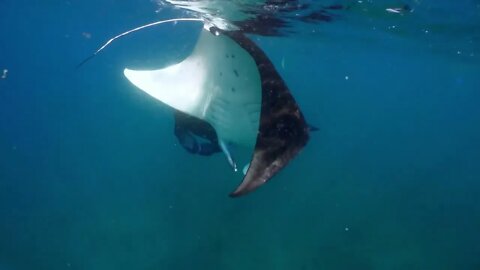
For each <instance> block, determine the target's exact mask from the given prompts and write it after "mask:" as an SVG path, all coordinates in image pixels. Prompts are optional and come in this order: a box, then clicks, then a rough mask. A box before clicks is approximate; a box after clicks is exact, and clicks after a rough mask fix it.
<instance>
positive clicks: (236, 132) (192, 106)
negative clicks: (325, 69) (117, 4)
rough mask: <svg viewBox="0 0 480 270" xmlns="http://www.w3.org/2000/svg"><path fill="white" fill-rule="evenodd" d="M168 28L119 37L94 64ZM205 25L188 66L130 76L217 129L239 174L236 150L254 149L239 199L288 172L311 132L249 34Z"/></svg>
mask: <svg viewBox="0 0 480 270" xmlns="http://www.w3.org/2000/svg"><path fill="white" fill-rule="evenodd" d="M182 20H200V19H182ZM167 21H174V20H167ZM167 21H163V22H167ZM202 21H203V20H202ZM163 22H156V23H153V24H150V25H146V26H142V27H139V28H136V29H133V30H130V31H128V32H126V33H123V34H120V35H118V36H116V37H115V38H113V39H111V40H109V41H108V42H107V43H106V44H105V45H104V46H102V47H101V48H100V49H99V50H97V52H95V53H94V55H92V57H93V56H95V55H96V54H97V53H98V52H99V51H101V50H102V49H103V48H105V47H106V45H108V44H109V43H110V42H111V41H113V40H114V39H116V38H118V37H121V36H123V35H125V34H128V33H130V32H133V31H137V30H140V29H141V28H144V27H148V26H151V25H154V24H158V23H163ZM203 22H204V27H203V28H202V30H201V33H200V35H199V38H198V41H197V43H196V45H195V47H194V49H193V51H192V53H191V55H190V56H188V57H187V58H186V59H185V60H183V61H182V62H180V63H177V64H173V65H170V66H167V67H165V68H162V69H158V70H130V69H125V70H124V74H125V77H126V78H127V79H128V80H129V81H130V82H131V83H132V84H133V85H134V86H136V87H137V88H139V89H141V90H143V91H144V92H145V93H147V94H148V95H150V96H152V97H153V98H155V99H157V100H159V101H161V102H162V103H164V104H166V105H168V106H170V107H171V108H173V109H174V110H176V111H178V112H181V113H182V114H184V115H186V116H188V117H191V118H194V119H195V121H196V122H197V123H200V125H204V126H205V127H207V126H209V127H211V128H213V130H214V133H215V134H216V137H217V138H216V140H215V142H216V143H217V142H218V144H219V147H220V148H221V150H222V151H223V152H224V153H225V155H226V157H227V159H228V161H229V163H230V164H231V165H232V166H233V167H234V169H235V171H236V163H235V160H234V158H233V157H232V155H231V153H230V151H229V146H232V145H236V146H240V147H245V148H250V149H253V155H252V157H251V160H250V163H249V165H247V166H246V168H245V170H244V174H245V175H244V178H243V180H242V182H241V184H240V185H239V186H238V187H237V188H236V189H235V190H234V191H233V192H232V193H230V196H232V197H237V196H241V195H244V194H247V193H249V192H251V191H253V190H255V189H256V188H258V187H259V186H261V185H263V184H264V183H266V182H267V181H269V180H270V179H271V178H272V177H273V176H274V175H275V174H276V173H277V172H278V171H280V170H281V169H282V168H283V167H285V166H286V165H287V164H288V162H289V161H290V160H291V159H292V158H294V157H295V156H296V155H297V154H298V153H299V151H300V150H301V149H302V148H303V147H304V146H305V145H306V143H307V141H308V139H309V131H310V128H309V126H308V125H307V123H306V121H305V119H304V117H303V114H302V112H301V110H300V108H299V106H298V104H297V103H296V102H295V99H294V98H293V96H292V95H291V93H290V91H289V89H288V87H287V85H286V83H285V82H284V80H283V79H282V77H281V76H280V75H279V73H278V72H277V70H276V69H275V67H274V65H273V64H272V62H271V61H270V59H269V58H268V57H267V55H266V54H265V53H264V52H263V51H262V50H261V49H260V48H259V47H258V46H257V45H256V44H255V43H254V42H253V41H251V40H250V39H249V38H248V37H247V36H246V35H245V34H244V32H242V31H240V30H233V31H227V30H222V29H219V28H217V27H216V26H215V25H212V24H209V23H207V22H205V21H203ZM90 58H91V57H90ZM90 58H87V60H88V59H90ZM84 62H85V61H84ZM84 62H82V63H81V64H83V63H84Z"/></svg>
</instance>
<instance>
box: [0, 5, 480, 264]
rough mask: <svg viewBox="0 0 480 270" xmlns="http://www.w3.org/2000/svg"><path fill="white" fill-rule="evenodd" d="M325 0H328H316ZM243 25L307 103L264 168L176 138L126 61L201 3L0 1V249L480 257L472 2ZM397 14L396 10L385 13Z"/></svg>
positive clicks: (432, 259)
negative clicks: (204, 153)
mask: <svg viewBox="0 0 480 270" xmlns="http://www.w3.org/2000/svg"><path fill="white" fill-rule="evenodd" d="M329 2H332V1H329ZM365 2H366V4H368V8H365V9H364V8H362V6H360V7H359V6H356V8H352V9H349V10H344V11H340V12H339V13H338V16H337V17H335V20H333V21H331V22H329V23H318V24H301V23H297V24H296V26H297V28H300V29H301V30H303V31H299V32H298V34H296V35H291V36H286V37H261V36H251V37H252V39H254V40H255V41H256V42H257V44H258V45H259V46H260V47H261V48H262V49H263V50H264V51H265V52H266V53H267V54H268V55H269V57H270V58H271V60H272V61H273V63H274V64H275V65H276V66H277V69H278V71H279V72H280V74H281V75H282V76H283V77H284V79H285V81H286V82H287V84H288V86H289V87H290V90H291V92H292V94H293V95H294V96H295V98H296V100H297V101H298V103H299V104H300V106H301V108H302V110H303V113H304V115H305V117H306V118H307V119H308V121H309V122H310V123H311V124H313V125H315V126H317V127H319V128H320V131H318V132H316V133H313V134H312V138H311V140H310V142H309V144H308V145H307V147H306V148H305V149H304V150H303V151H302V153H301V154H300V155H299V156H298V157H297V158H296V159H295V160H294V161H292V163H291V164H290V165H289V166H288V167H286V168H285V169H284V170H283V171H282V172H281V173H280V174H279V175H277V176H276V177H275V178H273V179H272V180H271V181H270V182H269V183H268V184H267V185H265V186H263V187H262V188H260V189H259V190H258V191H255V192H254V193H252V194H249V195H248V196H246V197H242V198H238V199H230V198H228V197H227V194H228V193H229V192H230V191H232V189H233V188H234V187H235V186H236V185H237V184H238V181H239V179H237V178H235V177H233V174H232V172H231V170H230V169H229V167H228V166H227V164H226V162H225V160H224V157H223V156H222V155H216V156H213V157H208V158H206V157H198V156H192V155H190V154H188V153H187V152H186V151H184V150H183V149H182V147H181V146H179V145H177V142H176V139H175V137H174V136H173V117H172V114H171V112H170V111H169V109H168V108H166V107H164V106H162V105H160V104H159V103H157V102H156V101H154V100H152V99H151V98H150V97H148V96H146V95H144V94H142V93H141V91H138V90H137V89H135V88H133V87H132V86H131V85H130V83H128V82H127V81H126V79H125V78H124V77H123V74H122V70H123V68H124V67H125V66H128V67H131V68H148V67H161V66H165V63H174V62H177V61H180V60H181V59H182V58H184V57H185V56H187V55H188V53H189V52H190V50H191V49H192V47H193V46H194V43H195V39H196V36H197V34H198V31H199V30H200V27H201V26H199V25H198V24H197V23H186V24H185V23H183V24H177V25H176V26H172V25H164V26H160V27H157V28H155V29H150V30H146V31H144V32H142V33H138V34H136V35H133V36H130V37H127V38H124V39H123V40H122V41H119V42H118V43H115V44H113V45H112V46H111V47H109V48H108V49H107V50H106V51H105V52H103V53H102V54H101V55H99V56H97V57H96V58H94V59H93V60H92V61H91V62H89V63H88V64H86V65H85V66H83V67H82V68H81V69H79V70H76V69H75V65H76V64H78V63H79V62H80V61H81V60H82V59H84V58H85V57H86V56H88V55H90V54H91V53H92V52H93V51H95V50H96V49H97V48H98V47H99V46H100V45H101V44H102V43H103V42H105V41H106V40H107V39H108V38H109V37H111V36H113V35H115V34H117V33H120V32H122V31H125V30H127V29H130V28H132V27H135V26H138V25H141V24H144V23H147V22H151V21H155V20H159V19H165V18H172V17H179V16H187V15H185V13H184V12H183V11H181V10H178V9H171V8H166V7H165V8H163V9H161V10H159V11H158V12H155V11H156V10H157V9H158V6H157V4H155V3H153V2H151V1H145V0H125V1H113V0H103V1H89V0H85V1H60V0H58V1H56V0H49V1H46V0H43V1H40V0H35V1H17V0H3V1H0V73H1V71H3V69H8V73H7V76H6V78H5V79H0V269H1V270H22V269H49V270H54V269H92V270H96V269H99V270H108V269H115V270H121V269H141V270H151V269H299V270H310V269H374V270H377V269H472V270H473V269H480V244H479V243H480V231H479V228H480V182H479V181H480V125H479V123H480V106H479V105H478V104H480V103H479V102H480V30H479V29H480V3H479V2H478V1H473V0H471V1H467V0H465V1H458V2H461V3H456V1H433V0H431V1H410V2H412V3H413V4H415V10H414V11H413V12H410V13H408V14H403V15H399V14H394V13H389V12H386V11H385V8H388V7H390V6H395V5H396V4H398V1H365ZM393 26H395V27H393Z"/></svg>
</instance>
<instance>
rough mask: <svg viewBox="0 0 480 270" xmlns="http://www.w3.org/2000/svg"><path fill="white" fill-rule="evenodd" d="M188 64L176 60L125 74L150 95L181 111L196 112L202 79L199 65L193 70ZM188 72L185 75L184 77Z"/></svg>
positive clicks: (191, 113)
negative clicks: (167, 64) (151, 68)
mask: <svg viewBox="0 0 480 270" xmlns="http://www.w3.org/2000/svg"><path fill="white" fill-rule="evenodd" d="M189 68H190V67H189V66H188V65H187V66H186V65H182V63H180V64H176V65H172V66H169V67H167V68H164V69H159V70H130V69H128V68H126V69H125V70H124V71H123V73H124V74H125V77H127V79H128V80H129V81H130V82H131V83H132V84H134V85H135V86H136V87H138V88H140V89H141V90H143V91H144V92H145V93H147V94H149V95H150V96H152V97H154V98H156V99H158V100H160V101H162V102H163V103H165V104H167V105H169V106H171V107H173V108H175V109H177V110H179V111H182V112H184V113H187V114H190V115H195V116H198V115H199V114H200V111H201V110H202V98H203V94H204V93H203V92H202V91H203V88H202V87H199V86H201V85H202V84H203V81H204V80H205V74H204V72H203V70H202V69H197V70H195V72H192V71H191V70H189ZM187 74H188V79H187V78H185V76H187Z"/></svg>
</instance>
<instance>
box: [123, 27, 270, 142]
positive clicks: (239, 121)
mask: <svg viewBox="0 0 480 270" xmlns="http://www.w3.org/2000/svg"><path fill="white" fill-rule="evenodd" d="M124 74H125V76H126V77H127V78H128V80H130V82H132V83H133V84H134V85H135V86H137V87H138V88H139V89H141V90H143V91H145V92H146V93H147V94H149V95H151V96H152V97H154V98H156V99H158V100H160V101H161V102H163V103H165V104H167V105H169V106H171V107H172V108H174V109H176V110H179V111H181V112H184V113H186V114H189V115H191V116H195V117H197V118H199V119H201V120H204V121H207V122H208V123H210V124H211V125H212V126H213V127H214V128H215V130H216V132H217V135H218V138H219V141H221V142H225V143H226V144H235V145H241V146H246V147H251V148H253V146H254V145H255V141H256V137H257V131H258V123H259V119H260V108H261V99H262V97H261V82H260V74H259V72H258V69H257V67H256V64H255V61H254V59H253V58H252V57H251V56H250V55H249V54H248V53H247V52H246V51H245V50H244V49H242V48H241V47H240V46H239V45H238V44H237V43H236V42H234V41H233V40H232V39H230V38H229V37H227V36H225V35H218V36H216V35H214V34H212V33H210V32H209V31H208V30H206V29H203V30H202V32H201V33H200V37H199V39H198V42H197V44H196V46H195V48H194V50H193V53H192V54H191V55H190V56H189V57H188V58H187V59H185V60H184V61H182V62H181V63H178V64H174V65H171V66H168V67H165V68H163V69H158V70H130V69H125V70H124Z"/></svg>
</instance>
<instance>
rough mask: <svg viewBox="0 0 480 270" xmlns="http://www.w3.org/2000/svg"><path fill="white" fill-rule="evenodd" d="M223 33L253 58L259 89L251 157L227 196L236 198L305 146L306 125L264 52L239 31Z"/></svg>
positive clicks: (263, 180) (307, 129)
mask: <svg viewBox="0 0 480 270" xmlns="http://www.w3.org/2000/svg"><path fill="white" fill-rule="evenodd" d="M223 33H224V34H225V35H227V36H229V37H230V38H232V39H233V40H235V42H237V43H238V44H239V45H240V46H241V47H242V48H243V49H245V50H246V51H247V52H248V53H249V54H250V55H251V56H252V57H253V59H254V60H255V63H256V66H257V69H258V71H259V73H260V80H261V88H262V103H261V111H260V121H259V129H258V133H257V139H256V143H255V149H254V152H253V157H252V160H251V161H250V166H249V167H248V168H247V170H246V175H245V177H244V178H243V181H242V183H241V184H240V185H239V186H238V187H237V188H236V189H235V191H233V192H232V193H231V194H230V196H231V197H237V196H241V195H244V194H247V193H249V192H251V191H253V190H255V189H256V188H258V187H259V186H261V185H263V184H264V183H266V182H267V181H268V180H270V178H272V177H273V176H274V175H275V174H276V173H277V172H278V171H280V169H282V168H283V167H285V166H286V165H287V164H288V162H289V161H290V160H291V159H293V158H294V157H295V156H296V155H297V154H298V153H299V152H300V150H301V149H302V148H303V147H304V146H305V145H306V143H307V141H308V139H309V131H310V128H309V126H308V125H307V123H306V121H305V119H304V117H303V114H302V112H301V111H300V108H299V107H298V105H297V103H296V102H295V99H294V98H293V96H292V95H291V94H290V91H289V90H288V87H287V85H286V84H285V82H284V81H283V79H282V78H281V77H280V75H279V74H278V72H277V71H276V69H275V67H274V65H273V64H272V62H271V61H270V59H269V58H268V57H267V55H266V54H265V53H264V52H263V51H262V50H261V49H260V48H259V47H258V46H257V45H256V44H255V43H254V42H252V41H251V40H250V39H248V38H247V37H246V36H245V35H244V34H242V33H241V32H235V31H234V32H223Z"/></svg>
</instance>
